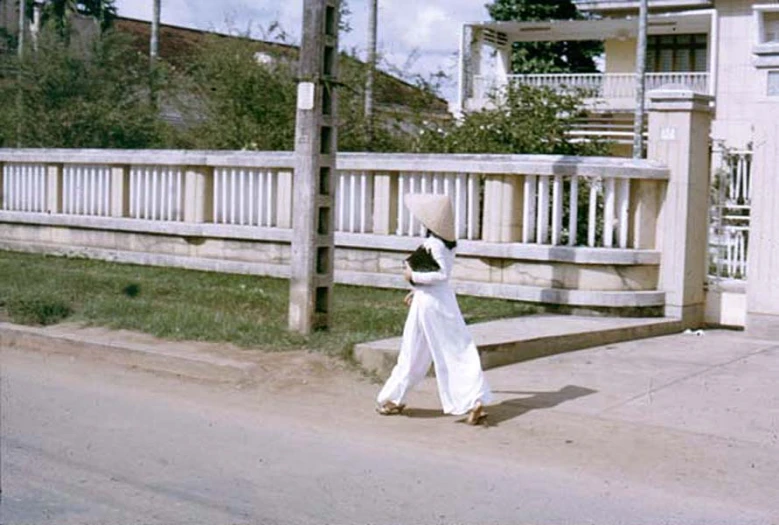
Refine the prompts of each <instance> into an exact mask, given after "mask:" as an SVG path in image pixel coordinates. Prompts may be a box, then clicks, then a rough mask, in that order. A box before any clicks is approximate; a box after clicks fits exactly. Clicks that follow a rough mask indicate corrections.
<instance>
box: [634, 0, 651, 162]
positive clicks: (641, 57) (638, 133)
mask: <svg viewBox="0 0 779 525" xmlns="http://www.w3.org/2000/svg"><path fill="white" fill-rule="evenodd" d="M647 4H648V0H641V4H640V7H639V12H638V38H637V40H636V116H635V118H634V120H633V158H634V159H640V158H642V157H643V156H644V106H645V103H644V99H645V98H646V97H645V86H646V33H647V18H648V5H647Z"/></svg>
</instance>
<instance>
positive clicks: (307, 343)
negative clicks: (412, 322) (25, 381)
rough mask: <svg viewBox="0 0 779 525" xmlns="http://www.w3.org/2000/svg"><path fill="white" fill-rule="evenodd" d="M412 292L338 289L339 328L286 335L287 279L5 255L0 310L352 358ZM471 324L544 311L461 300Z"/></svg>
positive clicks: (19, 316)
mask: <svg viewBox="0 0 779 525" xmlns="http://www.w3.org/2000/svg"><path fill="white" fill-rule="evenodd" d="M405 293H406V292H405V291H403V290H381V289H375V288H365V287H356V286H341V285H337V286H336V287H335V290H334V296H333V301H334V311H333V319H332V323H331V324H332V328H331V329H330V330H329V331H326V332H317V333H315V334H312V335H311V336H308V337H305V336H302V335H299V334H294V333H290V332H288V331H287V329H286V327H287V305H288V300H289V282H288V281H286V280H284V279H274V278H270V277H257V276H248V275H232V274H220V273H210V272H198V271H191V270H181V269H175V268H155V267H148V266H135V265H129V264H116V263H109V262H102V261H92V260H85V259H68V258H61V257H51V256H44V255H31V254H23V253H14V252H0V314H3V316H4V317H6V318H8V319H10V320H11V321H12V322H16V323H21V324H37V325H46V324H53V323H57V322H60V321H62V320H63V319H67V320H68V321H75V322H82V323H86V324H91V325H97V326H105V327H108V328H115V329H119V328H122V329H128V330H135V331H139V332H145V333H149V334H152V335H155V336H157V337H161V338H166V339H173V340H195V341H214V342H230V343H234V344H236V345H239V346H242V347H247V348H257V349H262V350H268V351H278V350H292V349H311V350H318V351H323V352H325V353H327V354H329V355H334V356H341V357H344V358H348V357H349V356H350V355H351V348H352V346H353V345H354V344H356V343H360V342H364V341H371V340H375V339H382V338H385V337H393V336H398V335H400V334H401V332H402V329H403V321H404V320H405V316H406V311H407V309H406V307H405V306H404V305H403V302H402V299H403V296H404V295H405ZM458 299H459V302H460V307H461V309H462V311H463V315H464V316H465V318H466V321H467V322H468V323H474V322H480V321H487V320H490V319H497V318H502V317H516V316H521V315H526V314H529V313H534V312H536V311H537V310H536V308H535V307H533V306H531V305H527V304H524V303H518V302H514V301H503V300H497V299H483V298H476V297H465V296H461V297H459V298H458Z"/></svg>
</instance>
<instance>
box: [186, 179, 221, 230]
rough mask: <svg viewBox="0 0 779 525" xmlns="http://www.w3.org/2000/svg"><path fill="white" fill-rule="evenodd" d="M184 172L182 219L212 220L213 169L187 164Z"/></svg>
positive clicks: (190, 220)
mask: <svg viewBox="0 0 779 525" xmlns="http://www.w3.org/2000/svg"><path fill="white" fill-rule="evenodd" d="M185 170H186V171H185V172H184V221H185V222H212V221H213V218H214V207H213V204H214V170H213V168H210V167H207V166H187V167H186V168H185Z"/></svg>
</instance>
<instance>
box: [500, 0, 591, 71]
mask: <svg viewBox="0 0 779 525" xmlns="http://www.w3.org/2000/svg"><path fill="white" fill-rule="evenodd" d="M485 7H486V8H487V11H488V12H489V14H490V16H491V17H492V19H493V20H496V21H534V20H539V21H546V20H579V19H583V18H585V17H584V15H582V13H580V12H579V10H578V9H577V8H576V5H575V4H574V2H573V1H572V0H494V1H493V2H491V3H489V4H487V5H486V6H485ZM602 52H603V44H602V43H601V42H598V41H569V42H515V43H514V46H513V54H512V60H511V63H512V64H511V65H512V70H513V72H514V73H516V74H528V73H562V72H571V73H589V72H594V71H596V67H595V61H594V60H593V58H594V57H596V56H598V55H600V54H601V53H602Z"/></svg>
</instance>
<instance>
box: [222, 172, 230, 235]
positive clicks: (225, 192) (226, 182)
mask: <svg viewBox="0 0 779 525" xmlns="http://www.w3.org/2000/svg"><path fill="white" fill-rule="evenodd" d="M228 177H229V173H228V171H227V168H224V169H223V170H222V224H228V223H229V222H230V215H229V213H228V206H227V196H228V192H229V191H230V189H229V188H228V185H229V179H228Z"/></svg>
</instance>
